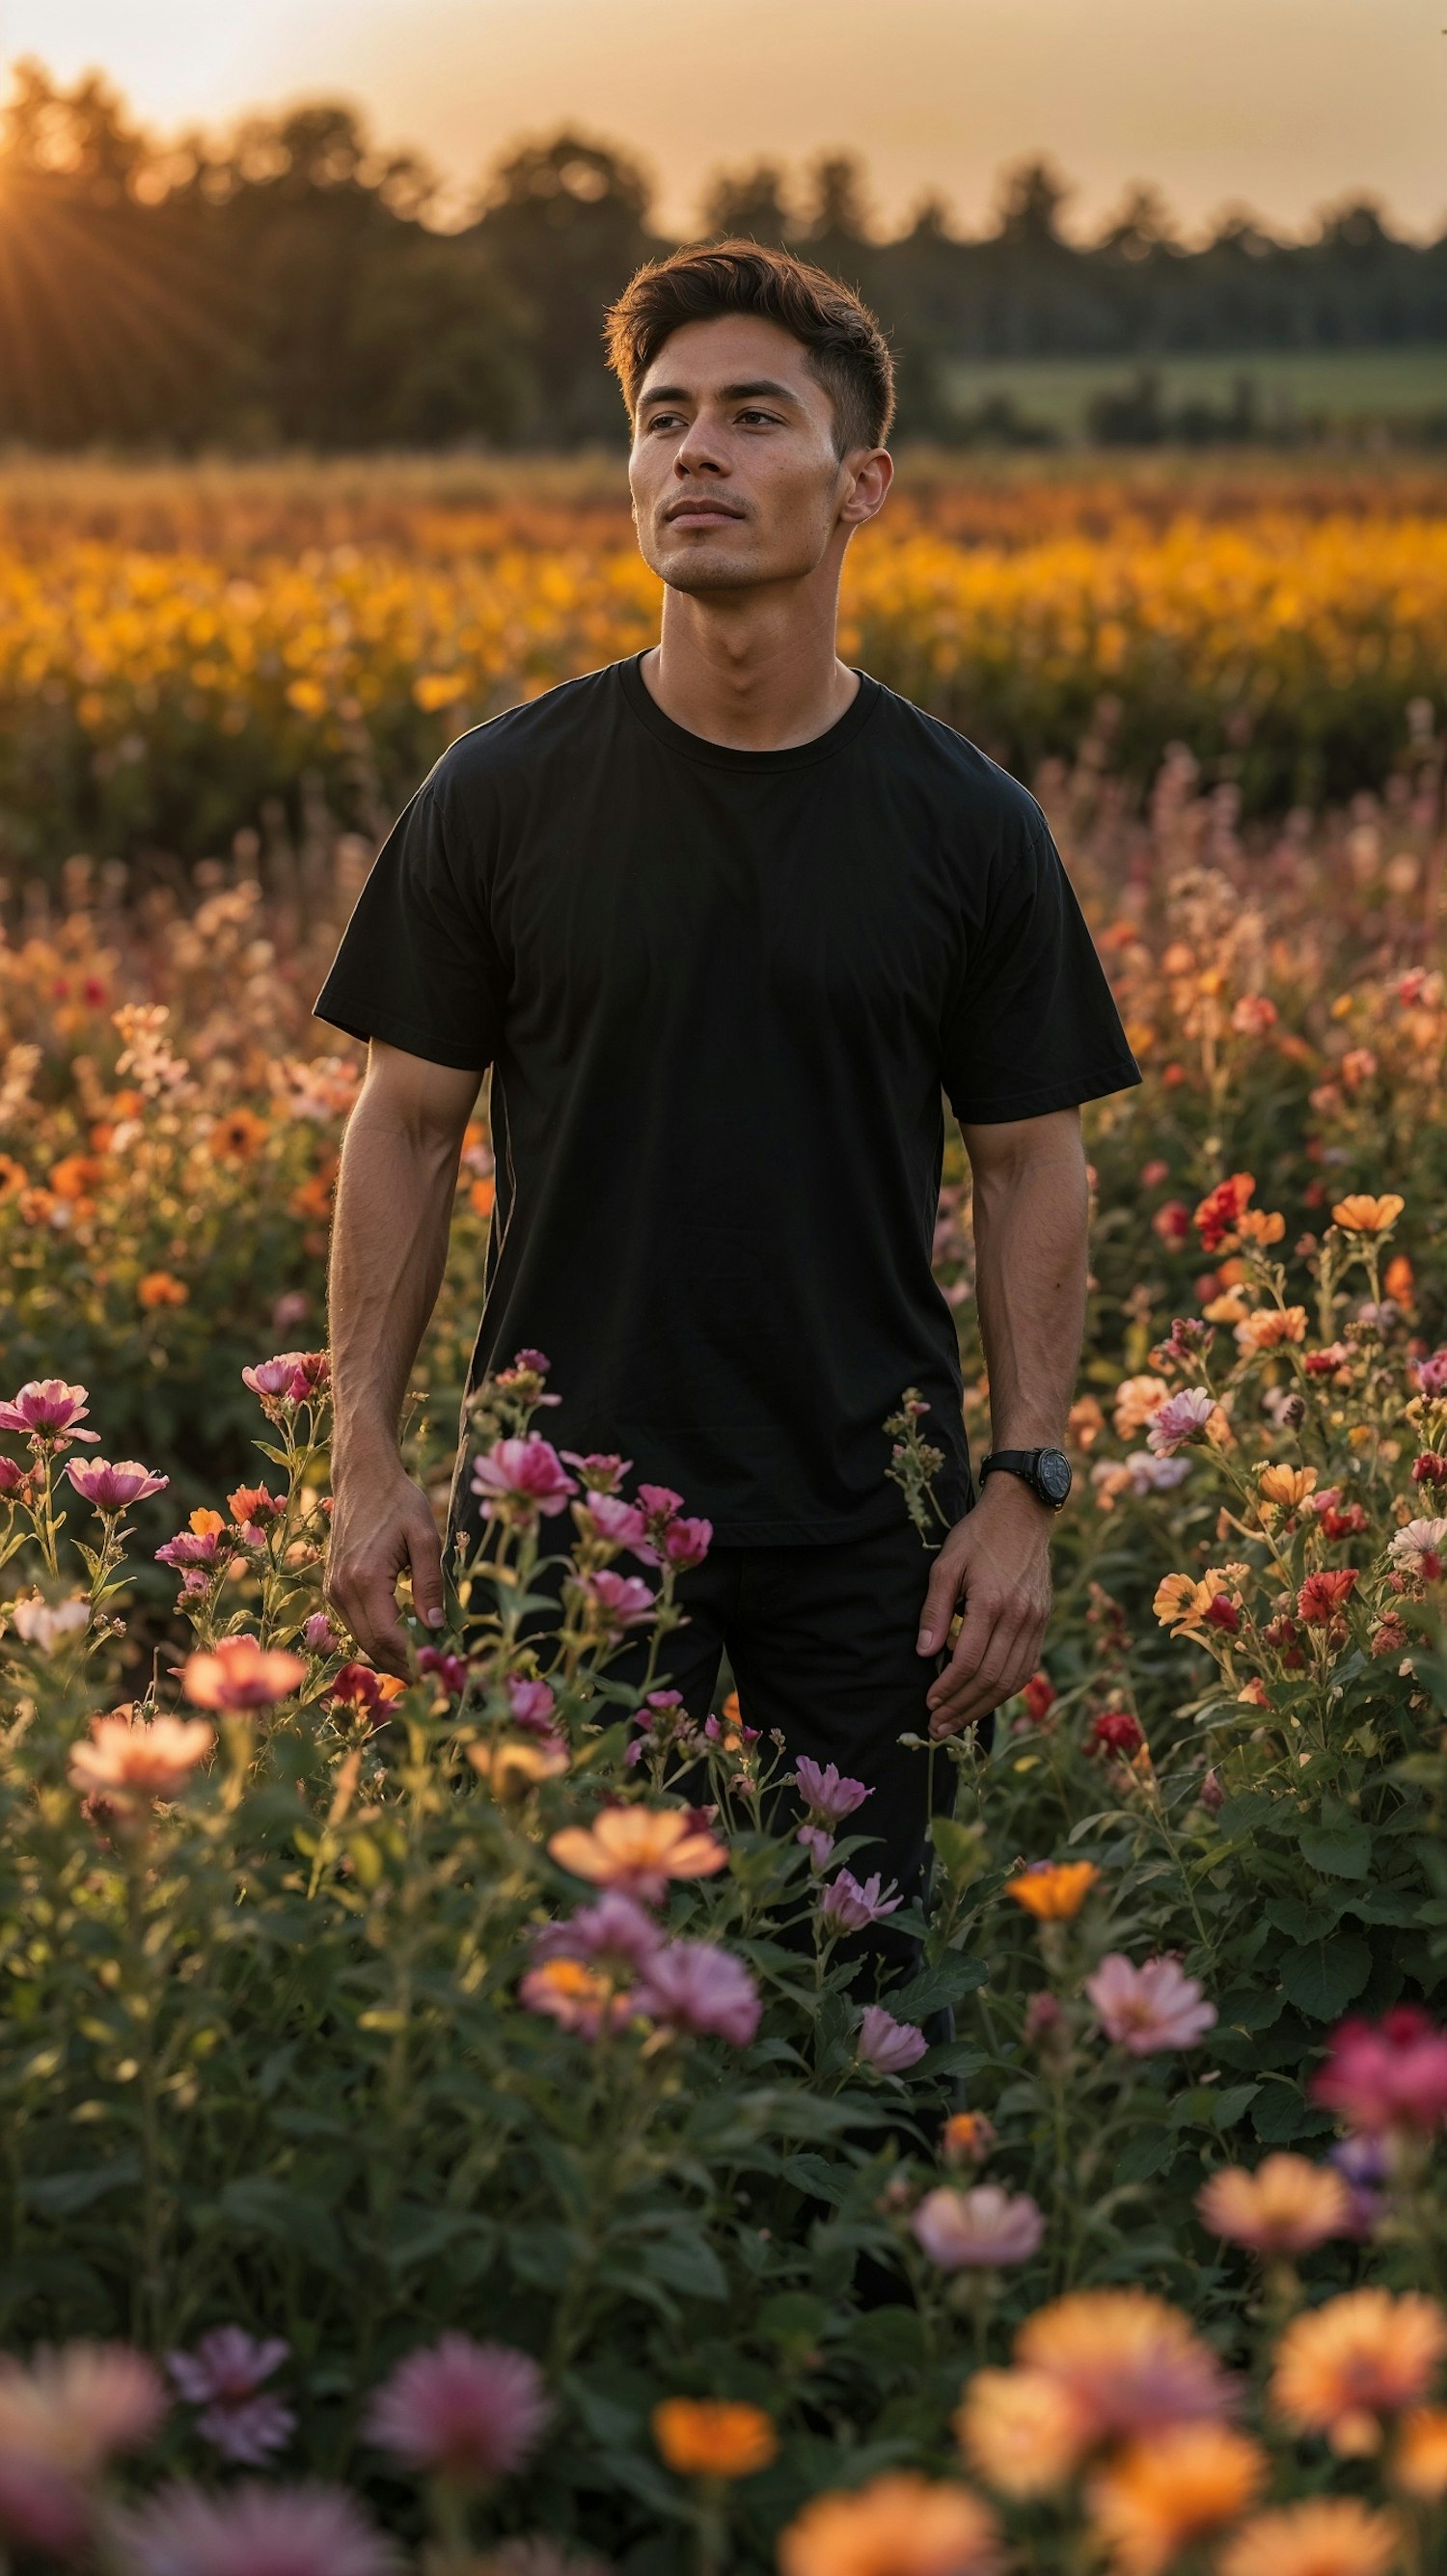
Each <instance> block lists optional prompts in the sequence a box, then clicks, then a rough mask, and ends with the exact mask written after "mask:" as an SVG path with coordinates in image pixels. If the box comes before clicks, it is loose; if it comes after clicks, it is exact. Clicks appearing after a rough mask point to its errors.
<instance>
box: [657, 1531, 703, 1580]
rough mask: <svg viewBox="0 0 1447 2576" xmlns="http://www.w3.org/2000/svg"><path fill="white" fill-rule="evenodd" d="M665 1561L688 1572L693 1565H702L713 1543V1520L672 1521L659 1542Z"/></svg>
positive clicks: (681, 1570)
mask: <svg viewBox="0 0 1447 2576" xmlns="http://www.w3.org/2000/svg"><path fill="white" fill-rule="evenodd" d="M659 1544H660V1546H661V1547H662V1550H663V1555H664V1558H665V1561H666V1562H667V1563H668V1564H669V1565H676V1566H677V1567H678V1568H679V1571H680V1572H681V1573H682V1572H686V1571H687V1569H688V1567H689V1566H691V1565H702V1563H703V1560H704V1558H705V1557H706V1556H707V1554H708V1552H709V1549H710V1548H711V1547H712V1545H713V1523H712V1521H703V1520H697V1521H688V1520H679V1521H670V1522H669V1524H668V1527H667V1528H666V1529H665V1531H664V1532H663V1535H662V1538H661V1540H660V1542H659Z"/></svg>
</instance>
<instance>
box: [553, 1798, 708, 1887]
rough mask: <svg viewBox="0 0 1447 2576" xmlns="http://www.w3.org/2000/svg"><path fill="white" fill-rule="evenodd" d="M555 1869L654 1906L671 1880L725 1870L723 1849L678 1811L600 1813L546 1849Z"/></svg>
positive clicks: (556, 1836) (683, 1811)
mask: <svg viewBox="0 0 1447 2576" xmlns="http://www.w3.org/2000/svg"><path fill="white" fill-rule="evenodd" d="M548 1849H549V1851H550V1852H551V1854H552V1856H553V1858H554V1860H555V1861H556V1862H557V1864H558V1866H559V1868H560V1869H566V1870H570V1871H571V1872H572V1874H573V1876H574V1877H575V1878H586V1879H588V1880H590V1881H591V1883H592V1884H593V1886H595V1887H622V1888H626V1889H628V1890H629V1892H630V1893H631V1894H632V1895H634V1896H640V1897H642V1899H643V1901H644V1903H645V1904H657V1903H658V1902H659V1901H660V1899H661V1898H662V1897H663V1895H664V1894H665V1892H666V1889H667V1886H668V1882H669V1880H670V1879H673V1878H712V1876H713V1875H714V1872H715V1871H716V1870H720V1869H726V1868H727V1866H728V1853H727V1852H726V1851H725V1849H724V1847H723V1844H722V1843H721V1842H719V1841H718V1840H717V1839H716V1837H715V1836H714V1835H713V1834H712V1833H710V1832H709V1830H708V1828H707V1826H706V1825H700V1824H698V1823H697V1822H696V1821H695V1819H694V1817H693V1816H692V1814H691V1813H690V1812H689V1811H688V1810H687V1809H685V1808H683V1807H605V1808H604V1809H603V1810H602V1812H601V1814H600V1815H599V1816H598V1817H597V1818H596V1819H595V1820H594V1822H593V1824H592V1825H591V1826H584V1825H566V1826H564V1828H563V1830H562V1831H561V1832H560V1833H556V1834H554V1835H553V1836H552V1838H551V1840H550V1841H549V1844H548Z"/></svg>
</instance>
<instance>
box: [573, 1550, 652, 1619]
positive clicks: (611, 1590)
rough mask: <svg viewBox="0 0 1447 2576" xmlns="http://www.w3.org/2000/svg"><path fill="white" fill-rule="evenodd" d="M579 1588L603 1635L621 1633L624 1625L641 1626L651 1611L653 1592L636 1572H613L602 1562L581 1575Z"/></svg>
mask: <svg viewBox="0 0 1447 2576" xmlns="http://www.w3.org/2000/svg"><path fill="white" fill-rule="evenodd" d="M578 1590H579V1592H580V1593H581V1594H582V1597H583V1600H584V1603H585V1604H586V1605H587V1607H588V1608H589V1609H590V1610H591V1612H592V1615H593V1622H594V1624H595V1625H596V1626H597V1627H599V1628H600V1629H601V1630H602V1632H603V1634H604V1636H605V1637H621V1636H622V1634H623V1631H624V1629H625V1628H638V1627H641V1626H642V1625H643V1623H644V1621H645V1620H647V1619H648V1618H649V1617H650V1616H651V1614H652V1610H653V1603H654V1595H653V1594H652V1593H651V1592H650V1591H649V1589H648V1586H647V1584H646V1583H644V1582H642V1581H641V1580H640V1578H639V1577H638V1576H637V1575H636V1574H615V1573H614V1572H613V1570H612V1568H611V1567H610V1566H606V1565H605V1566H602V1567H600V1568H599V1570H598V1571H597V1573H595V1574H585V1575H582V1576H581V1577H580V1578H579V1582H578Z"/></svg>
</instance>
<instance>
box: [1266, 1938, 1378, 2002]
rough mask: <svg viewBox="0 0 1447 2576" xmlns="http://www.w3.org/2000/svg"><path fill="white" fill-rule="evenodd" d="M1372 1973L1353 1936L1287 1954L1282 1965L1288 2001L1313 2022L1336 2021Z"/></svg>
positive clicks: (1364, 1949) (1360, 1943)
mask: <svg viewBox="0 0 1447 2576" xmlns="http://www.w3.org/2000/svg"><path fill="white" fill-rule="evenodd" d="M1371 1973H1372V1954H1371V1951H1370V1950H1369V1949H1368V1948H1367V1945H1366V1943H1365V1941H1359V1940H1358V1939H1357V1937H1356V1934H1355V1933H1353V1932H1341V1933H1338V1934H1337V1935H1336V1936H1335V1937H1334V1938H1333V1939H1332V1940H1331V1941H1329V1942H1327V1941H1313V1942H1310V1943H1308V1944H1306V1945H1304V1946H1303V1947H1302V1948H1301V1949H1299V1950H1288V1951H1287V1953H1286V1956H1285V1958H1284V1959H1283V1960H1282V1962H1281V1983H1282V1986H1283V1988H1284V1989H1285V1992H1286V1996H1287V2000H1288V2002H1290V2003H1294V2004H1295V2005H1296V2007H1297V2010H1298V2011H1299V2012H1304V2013H1309V2014H1310V2016H1311V2018H1312V2020H1313V2021H1335V2020H1336V2019H1337V2017H1338V2015H1339V2014H1341V2013H1344V2012H1345V2010H1346V2008H1347V2005H1348V2004H1349V2003H1350V2002H1351V2000H1352V1997H1353V1996H1354V1995H1359V1994H1360V1993H1361V1990H1362V1988H1363V1986H1364V1985H1365V1984H1366V1982H1367V1979H1368V1977H1369V1976H1370V1975H1371Z"/></svg>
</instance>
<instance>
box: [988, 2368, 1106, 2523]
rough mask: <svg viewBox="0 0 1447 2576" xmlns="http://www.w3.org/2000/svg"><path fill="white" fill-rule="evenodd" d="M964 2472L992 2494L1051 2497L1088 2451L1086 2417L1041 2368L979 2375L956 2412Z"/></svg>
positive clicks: (1066, 2391) (1090, 2424)
mask: <svg viewBox="0 0 1447 2576" xmlns="http://www.w3.org/2000/svg"><path fill="white" fill-rule="evenodd" d="M954 2427H955V2437H956V2439H957V2441H958V2442H959V2445H960V2449H961V2450H962V2451H963V2453H964V2455H965V2458H966V2460H967V2462H968V2463H969V2466H970V2467H971V2468H972V2469H973V2470H974V2472H975V2474H976V2476H977V2477H981V2478H983V2479H984V2481H985V2484H986V2486H990V2487H993V2488H994V2489H995V2492H996V2494H997V2495H1005V2496H1018V2497H1027V2496H1042V2495H1050V2494H1053V2492H1054V2490H1055V2489H1056V2488H1057V2487H1062V2486H1064V2484H1065V2482H1066V2480H1067V2479H1068V2478H1072V2477H1074V2475H1075V2472H1076V2470H1077V2469H1078V2468H1079V2466H1080V2463H1081V2461H1082V2459H1083V2458H1084V2456H1085V2453H1086V2451H1087V2450H1088V2449H1089V2447H1090V2444H1091V2441H1092V2438H1093V2434H1094V2425H1093V2422H1092V2419H1091V2417H1090V2415H1089V2414H1088V2413H1087V2412H1086V2411H1085V2409H1083V2408H1082V2407H1081V2406H1080V2404H1079V2403H1078V2401H1077V2400H1076V2399H1075V2398H1074V2397H1073V2396H1072V2395H1071V2392H1070V2390H1069V2389H1068V2388H1066V2387H1064V2386H1063V2385H1062V2384H1061V2382H1060V2381H1059V2380H1058V2379H1055V2378H1053V2377H1052V2376H1051V2374H1050V2373H1049V2372H1048V2371H1044V2370H977V2371H976V2372H975V2375H974V2377H973V2378H972V2379H970V2380H968V2381H967V2382H966V2385H965V2392H964V2395H963V2397H962V2398H961V2400H960V2403H959V2405H958V2407H957V2408H956V2410H955V2417H954Z"/></svg>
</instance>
